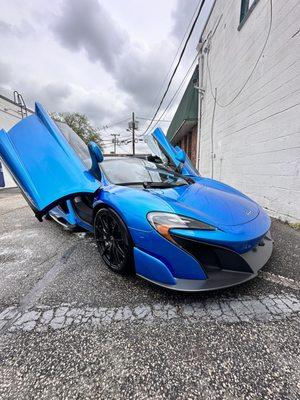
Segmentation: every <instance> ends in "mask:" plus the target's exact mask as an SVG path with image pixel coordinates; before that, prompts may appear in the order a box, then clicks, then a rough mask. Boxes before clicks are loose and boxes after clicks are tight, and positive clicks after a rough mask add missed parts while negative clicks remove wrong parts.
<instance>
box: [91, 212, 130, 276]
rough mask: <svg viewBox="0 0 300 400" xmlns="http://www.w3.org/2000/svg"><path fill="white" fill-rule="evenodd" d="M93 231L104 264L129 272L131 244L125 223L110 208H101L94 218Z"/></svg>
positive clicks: (118, 270)
mask: <svg viewBox="0 0 300 400" xmlns="http://www.w3.org/2000/svg"><path fill="white" fill-rule="evenodd" d="M94 233H95V239H96V242H97V247H98V250H99V253H100V255H101V257H102V259H103V261H104V262H105V264H106V265H107V266H108V267H109V268H111V269H112V270H113V271H115V272H118V273H120V274H129V273H131V272H132V270H133V266H132V262H133V261H132V260H133V257H132V244H131V240H130V236H129V233H128V230H127V227H126V225H125V224H124V222H123V221H122V219H121V218H120V217H119V215H118V214H117V213H116V212H115V211H114V210H112V209H109V208H101V209H100V210H99V211H98V212H97V214H96V216H95V219H94Z"/></svg>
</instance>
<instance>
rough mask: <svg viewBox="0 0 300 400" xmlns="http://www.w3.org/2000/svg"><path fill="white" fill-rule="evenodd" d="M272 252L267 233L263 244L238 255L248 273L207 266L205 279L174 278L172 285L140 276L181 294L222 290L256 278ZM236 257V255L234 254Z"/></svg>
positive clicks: (271, 242) (270, 240)
mask: <svg viewBox="0 0 300 400" xmlns="http://www.w3.org/2000/svg"><path fill="white" fill-rule="evenodd" d="M272 251H273V240H272V238H271V236H270V233H269V232H268V233H267V234H266V235H265V237H264V239H263V242H262V243H260V244H259V245H258V246H256V247H255V248H253V249H251V250H250V251H248V252H247V253H244V254H239V255H238V256H239V257H241V258H242V259H243V260H244V261H245V262H246V263H247V265H248V266H249V269H248V271H247V272H246V271H237V270H236V268H233V269H230V267H228V266H227V267H226V269H222V268H217V267H214V266H209V267H207V266H206V268H205V271H206V274H207V279H203V280H196V279H181V278H175V281H176V283H175V284H174V285H171V284H167V283H163V282H158V281H155V280H151V279H148V278H146V277H144V276H141V275H139V276H141V277H142V278H143V279H146V280H148V281H149V282H152V283H154V284H156V285H159V286H162V287H165V288H167V289H172V290H176V291H182V292H204V291H209V290H217V289H224V288H228V287H231V286H236V285H239V284H241V283H244V282H247V281H249V280H250V279H253V278H255V277H256V276H257V273H258V271H259V270H260V269H261V268H262V267H263V266H264V265H265V264H266V263H267V261H268V260H269V258H270V256H271V254H272ZM235 254H236V255H237V253H235Z"/></svg>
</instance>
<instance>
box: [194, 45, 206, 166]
mask: <svg viewBox="0 0 300 400" xmlns="http://www.w3.org/2000/svg"><path fill="white" fill-rule="evenodd" d="M202 47H203V42H199V43H198V45H197V51H198V87H196V89H198V125H197V152H196V168H197V169H198V171H199V169H200V159H201V122H202V121H201V114H202V101H203V97H204V93H205V90H204V89H203V66H204V56H203V54H202Z"/></svg>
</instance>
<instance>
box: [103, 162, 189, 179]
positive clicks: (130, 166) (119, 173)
mask: <svg viewBox="0 0 300 400" xmlns="http://www.w3.org/2000/svg"><path fill="white" fill-rule="evenodd" d="M101 168H102V170H103V172H104V173H105V175H106V176H107V178H108V180H109V181H110V182H111V183H115V184H126V183H143V182H170V184H173V185H174V184H178V185H180V184H186V181H185V180H184V179H183V178H181V177H178V176H176V175H174V172H173V171H171V170H170V171H166V170H163V169H161V168H160V167H159V165H156V164H154V163H152V162H150V161H146V160H141V159H138V158H124V159H120V158H118V159H114V160H113V159H111V160H106V161H103V162H102V163H101Z"/></svg>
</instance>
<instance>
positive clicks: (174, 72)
mask: <svg viewBox="0 0 300 400" xmlns="http://www.w3.org/2000/svg"><path fill="white" fill-rule="evenodd" d="M204 3H205V0H202V1H201V4H200V7H199V10H198V12H197V15H196V17H195V19H194V22H193V24H192V26H191V28H190V31H189V34H188V36H187V38H186V40H185V43H184V46H183V48H182V50H181V53H180V56H179V59H178V61H177V64H176V66H175V68H174V70H173V73H172V75H171V77H170V79H169V82H168V85H167V88H166V90H165V92H164V94H163V96H162V98H161V100H160V102H159V105H158V107H157V109H156V111H155V113H154V115H153V117H152V119H151V121H150V123H149V124H148V126H147V128H146V130H145V131H144V135H145V134H146V133H147V132H148V130H149V128H150V127H151V125H152V123H153V121H154V119H155V117H156V116H157V114H158V112H159V110H160V108H161V106H162V103H163V101H164V99H165V97H166V95H167V93H168V91H169V89H170V86H171V83H172V81H173V78H174V76H175V74H176V72H177V69H178V67H179V65H180V63H181V60H182V57H183V55H184V52H185V49H186V47H187V45H188V42H189V40H190V38H191V35H192V33H193V31H194V28H195V25H196V23H197V21H198V18H199V16H200V13H201V11H202V8H203V6H204Z"/></svg>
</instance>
